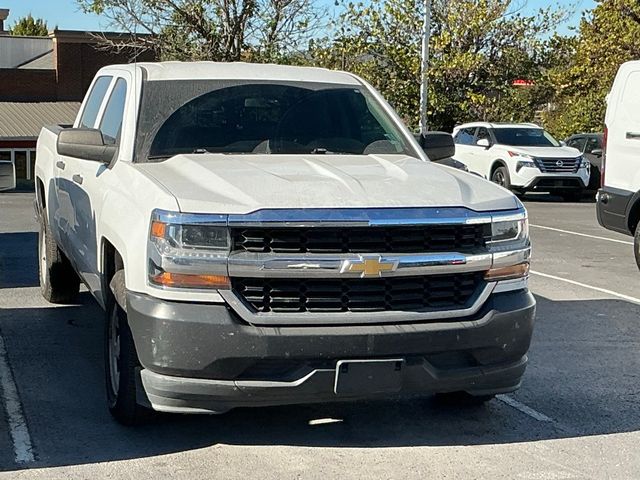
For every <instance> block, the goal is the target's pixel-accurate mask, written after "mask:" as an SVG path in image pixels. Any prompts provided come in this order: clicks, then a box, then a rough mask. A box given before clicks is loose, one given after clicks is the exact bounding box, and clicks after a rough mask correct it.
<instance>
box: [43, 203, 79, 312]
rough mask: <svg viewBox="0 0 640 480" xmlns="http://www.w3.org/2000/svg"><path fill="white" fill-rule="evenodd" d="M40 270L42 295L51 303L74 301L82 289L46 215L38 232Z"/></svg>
mask: <svg viewBox="0 0 640 480" xmlns="http://www.w3.org/2000/svg"><path fill="white" fill-rule="evenodd" d="M38 260H39V261H38V270H39V277H40V290H41V292H42V296H43V297H44V298H45V300H47V301H48V302H51V303H72V302H73V301H74V300H75V298H76V297H77V296H78V292H79V291H80V278H79V277H78V274H77V273H76V272H75V270H74V269H73V267H72V266H71V262H69V260H68V259H67V257H66V256H65V255H64V253H62V251H61V250H60V248H59V247H58V244H57V243H56V241H55V240H54V239H53V236H52V235H51V230H50V229H49V226H48V225H47V221H46V219H45V218H44V215H43V216H42V218H41V219H40V229H39V232H38Z"/></svg>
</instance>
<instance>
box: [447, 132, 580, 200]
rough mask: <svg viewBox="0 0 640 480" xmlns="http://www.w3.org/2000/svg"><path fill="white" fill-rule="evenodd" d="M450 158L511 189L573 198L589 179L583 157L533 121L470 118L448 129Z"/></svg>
mask: <svg viewBox="0 0 640 480" xmlns="http://www.w3.org/2000/svg"><path fill="white" fill-rule="evenodd" d="M453 136H454V140H455V143H456V154H455V159H456V160H458V161H460V162H462V163H464V164H465V165H466V166H467V168H468V169H469V170H470V171H471V172H473V173H476V174H478V175H480V176H482V177H484V178H487V179H490V180H491V181H492V182H494V183H497V184H499V185H501V186H503V187H505V188H508V189H510V190H513V191H515V192H517V193H524V192H525V191H538V192H554V193H558V194H560V195H561V196H562V197H563V198H564V199H565V200H579V199H580V197H581V196H582V192H583V190H584V189H585V188H586V186H587V185H588V184H589V175H590V171H589V168H590V167H589V162H588V161H587V160H585V159H584V158H583V157H582V155H581V154H580V152H579V151H578V150H577V149H575V148H571V147H567V146H564V145H563V144H561V143H560V142H558V141H557V140H556V139H554V138H553V137H552V136H551V134H549V133H548V132H547V131H545V130H544V129H543V128H542V127H540V126H538V125H535V124H533V123H515V124H506V123H487V122H476V123H467V124H464V125H460V126H458V127H456V128H455V129H454V130H453Z"/></svg>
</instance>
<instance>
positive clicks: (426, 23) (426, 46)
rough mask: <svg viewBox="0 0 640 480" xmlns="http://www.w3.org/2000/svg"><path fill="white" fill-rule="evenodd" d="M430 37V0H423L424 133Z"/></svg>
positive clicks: (425, 131)
mask: <svg viewBox="0 0 640 480" xmlns="http://www.w3.org/2000/svg"><path fill="white" fill-rule="evenodd" d="M430 38H431V0H424V22H423V27H422V65H421V71H420V75H421V78H420V133H421V134H423V135H424V134H425V133H427V130H429V122H428V119H427V108H428V103H429V98H428V88H427V86H428V77H427V73H428V70H429V39H430Z"/></svg>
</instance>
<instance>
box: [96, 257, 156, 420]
mask: <svg viewBox="0 0 640 480" xmlns="http://www.w3.org/2000/svg"><path fill="white" fill-rule="evenodd" d="M110 287H111V289H110V291H109V295H108V298H107V309H106V319H105V334H104V366H105V380H106V389H107V402H108V405H109V411H110V412H111V415H112V416H113V417H114V418H115V419H116V420H117V421H118V422H119V423H121V424H123V425H127V426H132V425H139V424H141V423H144V422H145V421H146V420H148V419H149V417H150V414H151V410H149V409H148V408H145V407H143V406H142V405H140V404H138V400H137V394H136V392H137V388H136V383H137V382H136V379H137V376H138V375H139V369H140V361H139V360H138V353H137V352H136V346H135V344H134V342H133V335H132V334H131V329H130V328H129V322H128V319H127V313H126V312H125V311H124V309H123V308H122V307H121V306H120V305H118V302H117V301H116V296H115V295H114V293H115V292H124V271H123V270H119V271H118V272H116V274H115V275H114V276H113V279H112V280H111V284H110Z"/></svg>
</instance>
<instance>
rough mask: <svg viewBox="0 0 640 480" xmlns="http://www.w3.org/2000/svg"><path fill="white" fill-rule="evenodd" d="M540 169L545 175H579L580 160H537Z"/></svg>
mask: <svg viewBox="0 0 640 480" xmlns="http://www.w3.org/2000/svg"><path fill="white" fill-rule="evenodd" d="M535 162H536V164H537V165H538V168H539V169H540V171H541V172H543V173H577V172H578V169H579V168H580V158H536V159H535Z"/></svg>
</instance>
